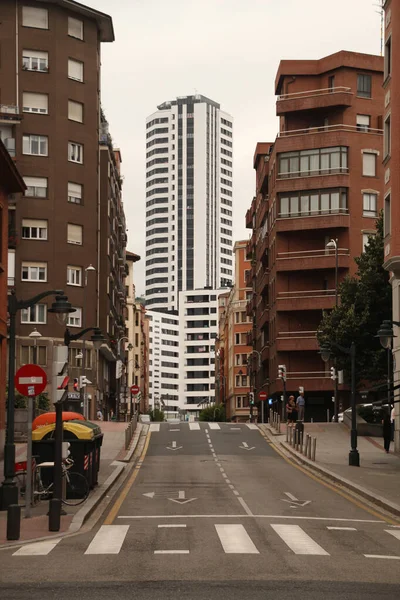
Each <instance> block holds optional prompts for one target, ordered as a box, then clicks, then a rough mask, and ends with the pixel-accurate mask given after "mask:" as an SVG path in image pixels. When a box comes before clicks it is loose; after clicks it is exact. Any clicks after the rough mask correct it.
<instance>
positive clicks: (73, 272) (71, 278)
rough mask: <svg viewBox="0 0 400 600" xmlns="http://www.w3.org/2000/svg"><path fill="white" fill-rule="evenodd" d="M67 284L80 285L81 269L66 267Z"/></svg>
mask: <svg viewBox="0 0 400 600" xmlns="http://www.w3.org/2000/svg"><path fill="white" fill-rule="evenodd" d="M67 284H68V285H79V286H80V285H82V267H72V266H68V267H67Z"/></svg>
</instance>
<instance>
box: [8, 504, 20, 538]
mask: <svg viewBox="0 0 400 600" xmlns="http://www.w3.org/2000/svg"><path fill="white" fill-rule="evenodd" d="M20 531H21V507H20V506H18V504H10V505H9V507H8V508H7V539H8V540H19V536H20Z"/></svg>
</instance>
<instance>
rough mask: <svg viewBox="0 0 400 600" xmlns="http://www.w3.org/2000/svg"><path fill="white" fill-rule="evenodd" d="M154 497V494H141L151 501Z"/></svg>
mask: <svg viewBox="0 0 400 600" xmlns="http://www.w3.org/2000/svg"><path fill="white" fill-rule="evenodd" d="M155 495H156V493H155V492H147V494H143V496H146V498H151V499H153V498H154V496H155Z"/></svg>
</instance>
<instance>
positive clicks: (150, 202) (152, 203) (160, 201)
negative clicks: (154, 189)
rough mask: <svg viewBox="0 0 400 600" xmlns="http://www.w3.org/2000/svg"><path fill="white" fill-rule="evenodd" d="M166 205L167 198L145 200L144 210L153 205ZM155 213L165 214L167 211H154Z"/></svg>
mask: <svg viewBox="0 0 400 600" xmlns="http://www.w3.org/2000/svg"><path fill="white" fill-rule="evenodd" d="M166 203H168V198H152V200H147V202H146V208H148V207H149V206H154V204H166ZM156 211H157V212H158V211H159V212H167V211H168V209H166V211H162V210H161V209H156ZM147 214H148V215H150V212H148V213H147Z"/></svg>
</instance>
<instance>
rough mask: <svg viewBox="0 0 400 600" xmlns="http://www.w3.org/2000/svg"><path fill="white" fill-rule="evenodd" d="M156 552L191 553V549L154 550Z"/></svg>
mask: <svg viewBox="0 0 400 600" xmlns="http://www.w3.org/2000/svg"><path fill="white" fill-rule="evenodd" d="M154 554H189V550H154Z"/></svg>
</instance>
